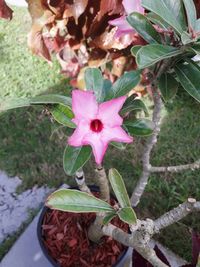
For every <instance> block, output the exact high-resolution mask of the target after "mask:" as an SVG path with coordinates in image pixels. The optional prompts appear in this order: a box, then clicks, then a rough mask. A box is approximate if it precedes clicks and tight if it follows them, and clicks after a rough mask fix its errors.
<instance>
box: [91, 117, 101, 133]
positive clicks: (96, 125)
mask: <svg viewBox="0 0 200 267" xmlns="http://www.w3.org/2000/svg"><path fill="white" fill-rule="evenodd" d="M90 129H91V130H92V131H93V132H95V133H99V132H101V131H102V130H103V123H102V122H101V121H100V120H98V119H96V120H93V121H91V123H90Z"/></svg>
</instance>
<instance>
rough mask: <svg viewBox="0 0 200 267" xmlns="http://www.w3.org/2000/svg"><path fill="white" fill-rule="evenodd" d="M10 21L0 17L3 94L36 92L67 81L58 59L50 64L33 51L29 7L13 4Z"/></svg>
mask: <svg viewBox="0 0 200 267" xmlns="http://www.w3.org/2000/svg"><path fill="white" fill-rule="evenodd" d="M14 11H15V13H14V14H15V16H14V19H13V20H11V21H10V22H8V21H5V20H0V77H1V81H0V98H6V97H11V96H20V97H25V96H35V95H38V94H41V93H43V92H45V91H47V90H49V89H50V88H51V87H54V86H55V85H59V84H60V83H61V82H64V80H66V79H64V78H63V77H62V76H61V75H60V74H59V73H60V69H59V66H58V64H56V61H55V62H54V64H53V67H52V68H51V67H50V66H49V65H48V64H47V63H46V62H45V61H44V60H43V59H41V58H39V57H36V56H34V55H32V54H31V52H30V50H29V49H28V47H27V34H28V32H29V30H30V27H31V21H30V17H29V14H28V11H27V10H26V9H23V8H14Z"/></svg>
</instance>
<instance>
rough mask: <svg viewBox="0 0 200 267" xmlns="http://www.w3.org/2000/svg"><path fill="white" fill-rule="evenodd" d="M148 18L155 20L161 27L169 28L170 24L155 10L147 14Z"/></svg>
mask: <svg viewBox="0 0 200 267" xmlns="http://www.w3.org/2000/svg"><path fill="white" fill-rule="evenodd" d="M146 16H147V18H148V19H149V20H150V21H151V22H153V23H154V24H156V25H158V26H160V27H161V28H163V29H165V30H167V29H168V28H169V27H170V26H169V24H168V23H166V22H165V21H164V20H163V19H162V18H161V17H159V16H158V15H157V14H155V13H153V12H149V13H148V14H146Z"/></svg>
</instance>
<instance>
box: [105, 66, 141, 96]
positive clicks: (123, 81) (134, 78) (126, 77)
mask: <svg viewBox="0 0 200 267" xmlns="http://www.w3.org/2000/svg"><path fill="white" fill-rule="evenodd" d="M139 82H140V71H129V72H126V73H125V74H123V75H122V76H121V77H120V78H119V79H118V80H117V81H116V82H115V83H114V84H113V86H112V93H111V95H110V96H111V97H110V98H117V97H120V96H124V95H126V94H128V93H129V92H130V90H132V89H133V88H134V87H135V86H136V85H137V84H138V83H139Z"/></svg>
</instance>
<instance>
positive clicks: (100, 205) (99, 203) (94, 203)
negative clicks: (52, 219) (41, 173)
mask: <svg viewBox="0 0 200 267" xmlns="http://www.w3.org/2000/svg"><path fill="white" fill-rule="evenodd" d="M46 206H48V207H49V208H51V209H55V210H61V211H69V212H75V213H85V212H113V211H114V209H113V208H112V207H111V206H110V205H109V204H108V203H107V202H105V201H103V200H101V199H99V198H96V197H95V196H92V195H90V194H87V193H85V192H81V191H78V190H72V189H60V190H58V191H56V192H54V193H53V194H51V195H50V196H49V197H48V199H47V201H46Z"/></svg>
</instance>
